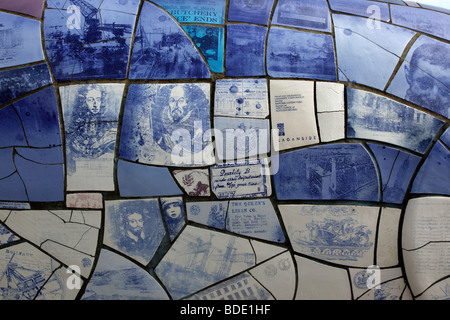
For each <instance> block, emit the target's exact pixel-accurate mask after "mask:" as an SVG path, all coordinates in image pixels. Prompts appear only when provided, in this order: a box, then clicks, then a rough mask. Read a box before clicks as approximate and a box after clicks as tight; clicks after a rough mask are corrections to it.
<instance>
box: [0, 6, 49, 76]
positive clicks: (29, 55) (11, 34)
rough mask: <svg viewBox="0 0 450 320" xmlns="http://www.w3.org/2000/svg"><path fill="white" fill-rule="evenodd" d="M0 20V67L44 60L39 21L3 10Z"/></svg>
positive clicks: (0, 13)
mask: <svg viewBox="0 0 450 320" xmlns="http://www.w3.org/2000/svg"><path fill="white" fill-rule="evenodd" d="M0 21H2V32H1V34H2V41H1V42H0V69H1V68H6V67H11V66H18V65H22V64H26V63H31V62H36V61H41V60H44V52H43V51H42V45H41V22H40V21H37V20H33V19H29V18H25V17H22V16H19V15H14V14H9V13H4V12H0Z"/></svg>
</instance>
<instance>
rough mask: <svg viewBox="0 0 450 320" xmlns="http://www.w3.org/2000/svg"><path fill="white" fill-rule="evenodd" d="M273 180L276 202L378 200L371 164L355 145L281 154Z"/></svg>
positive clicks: (363, 150)
mask: <svg viewBox="0 0 450 320" xmlns="http://www.w3.org/2000/svg"><path fill="white" fill-rule="evenodd" d="M273 180H274V185H275V191H276V195H277V198H278V199H279V200H295V199H297V200H338V199H341V200H344V199H345V200H360V201H378V200H379V181H378V176H377V171H376V167H375V164H374V162H373V161H372V158H371V157H370V156H369V154H368V152H367V151H366V150H365V149H364V147H363V146H362V145H360V144H357V143H338V144H330V145H322V146H317V147H310V148H306V149H301V150H296V151H290V152H286V153H282V154H280V155H279V169H278V172H277V173H276V174H274V176H273Z"/></svg>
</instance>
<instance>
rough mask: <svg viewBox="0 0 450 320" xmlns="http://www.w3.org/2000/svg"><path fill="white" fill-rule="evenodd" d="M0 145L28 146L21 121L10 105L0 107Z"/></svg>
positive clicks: (2, 146)
mask: <svg viewBox="0 0 450 320" xmlns="http://www.w3.org/2000/svg"><path fill="white" fill-rule="evenodd" d="M0 132H2V134H1V135H0V147H1V148H4V147H14V146H24V147H27V146H28V141H27V138H26V136H25V132H24V131H23V127H22V122H21V121H20V118H19V116H18V114H17V111H16V110H15V109H14V107H13V106H12V105H9V106H6V107H4V108H2V109H0Z"/></svg>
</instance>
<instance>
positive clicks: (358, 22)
mask: <svg viewBox="0 0 450 320" xmlns="http://www.w3.org/2000/svg"><path fill="white" fill-rule="evenodd" d="M333 21H334V29H335V33H336V54H337V64H338V68H339V70H340V71H341V72H342V73H343V74H344V75H345V78H342V77H341V76H340V78H339V80H342V81H346V80H347V78H348V80H350V81H351V82H356V83H360V84H364V85H367V86H370V87H373V88H376V89H379V90H384V88H385V87H386V85H387V83H388V81H389V79H390V78H391V75H392V73H393V72H394V70H395V67H396V66H397V64H398V62H399V60H400V57H401V55H402V53H403V50H404V49H405V47H406V45H407V44H408V42H409V41H410V40H411V38H412V37H413V36H414V32H413V31H410V30H407V29H403V28H400V27H396V26H392V25H390V24H386V23H380V29H378V28H372V29H371V28H369V27H368V26H367V19H366V18H360V17H352V16H346V15H337V14H335V15H333Z"/></svg>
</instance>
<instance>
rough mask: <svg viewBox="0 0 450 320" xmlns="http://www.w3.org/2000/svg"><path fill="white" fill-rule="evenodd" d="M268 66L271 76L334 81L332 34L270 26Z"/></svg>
mask: <svg viewBox="0 0 450 320" xmlns="http://www.w3.org/2000/svg"><path fill="white" fill-rule="evenodd" d="M267 70H268V73H269V75H270V76H272V77H279V78H292V77H295V78H307V79H318V80H330V81H336V63H335V58H334V44H333V38H332V36H331V35H325V34H316V33H309V32H303V31H296V30H290V29H284V28H277V27H272V28H271V29H270V32H269V38H268V44H267Z"/></svg>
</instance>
